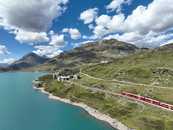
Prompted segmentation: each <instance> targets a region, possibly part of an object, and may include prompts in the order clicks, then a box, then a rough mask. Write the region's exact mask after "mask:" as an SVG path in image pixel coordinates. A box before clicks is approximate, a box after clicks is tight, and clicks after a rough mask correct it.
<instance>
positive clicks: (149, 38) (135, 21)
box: [93, 0, 173, 47]
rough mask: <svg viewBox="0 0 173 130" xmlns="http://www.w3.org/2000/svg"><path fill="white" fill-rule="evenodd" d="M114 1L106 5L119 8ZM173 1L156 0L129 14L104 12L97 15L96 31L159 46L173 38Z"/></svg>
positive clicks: (149, 45) (142, 43) (109, 35)
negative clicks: (108, 13)
mask: <svg viewBox="0 0 173 130" xmlns="http://www.w3.org/2000/svg"><path fill="white" fill-rule="evenodd" d="M114 2H115V0H113V1H112V3H114ZM116 2H118V0H117V1H116ZM119 2H120V1H119ZM122 2H128V1H123V0H122V1H121V2H120V3H121V5H122ZM114 4H115V3H114ZM114 4H110V5H112V6H107V8H108V7H109V9H117V8H118V6H114V7H116V8H113V5H114ZM117 5H119V4H117ZM172 5H173V1H172V0H153V1H152V2H151V3H150V4H149V5H148V6H142V5H140V6H138V7H137V8H136V9H134V10H133V11H132V14H130V15H129V16H127V17H125V15H124V14H123V13H118V14H117V13H116V14H115V15H114V16H109V15H107V14H102V15H100V16H98V17H97V18H96V19H95V24H96V26H95V27H94V29H93V33H94V35H95V36H96V37H100V38H102V37H106V38H108V39H109V38H116V39H118V40H121V41H126V42H130V43H135V44H136V45H138V46H142V47H147V46H148V47H156V46H160V45H161V44H163V43H167V42H169V41H171V38H173V37H172V34H170V33H169V32H172V27H173V13H172V12H173V6H172ZM111 7H112V8H111Z"/></svg>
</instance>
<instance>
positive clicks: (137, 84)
mask: <svg viewBox="0 0 173 130" xmlns="http://www.w3.org/2000/svg"><path fill="white" fill-rule="evenodd" d="M80 74H82V75H85V76H87V77H89V78H92V79H96V80H101V81H107V82H116V83H121V84H127V85H135V86H146V87H153V88H161V89H170V90H173V88H171V87H162V86H155V85H147V84H139V83H133V82H129V81H122V80H121V81H120V80H117V79H113V80H108V79H102V78H97V77H94V76H91V75H88V74H86V73H83V72H80Z"/></svg>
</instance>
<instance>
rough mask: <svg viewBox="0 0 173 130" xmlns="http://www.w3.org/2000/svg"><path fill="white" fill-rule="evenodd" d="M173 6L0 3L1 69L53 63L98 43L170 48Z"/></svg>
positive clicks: (130, 0) (136, 0)
mask: <svg viewBox="0 0 173 130" xmlns="http://www.w3.org/2000/svg"><path fill="white" fill-rule="evenodd" d="M172 4H173V1H172V0H85V1H84V0H29V1H28V0H15V1H14V0H5V1H4V0H0V12H2V13H1V14H0V63H8V62H12V61H14V60H16V59H18V58H20V57H22V56H23V55H24V54H27V53H29V52H35V53H37V54H39V55H42V56H43V55H45V56H48V57H53V56H56V55H58V54H59V53H60V52H63V51H64V50H69V49H72V48H74V47H76V46H80V45H81V44H84V43H86V42H89V41H95V40H98V39H111V38H114V39H118V40H121V41H125V42H129V43H132V44H135V45H137V46H139V47H157V46H160V45H162V44H167V43H170V42H172V37H173V33H172V27H173V7H172V6H171V5H172Z"/></svg>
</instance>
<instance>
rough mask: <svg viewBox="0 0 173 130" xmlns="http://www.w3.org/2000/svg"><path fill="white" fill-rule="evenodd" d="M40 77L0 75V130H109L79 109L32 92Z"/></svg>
mask: <svg viewBox="0 0 173 130" xmlns="http://www.w3.org/2000/svg"><path fill="white" fill-rule="evenodd" d="M40 75H42V74H41V73H25V72H18V73H1V74H0V130H113V128H111V127H110V126H109V125H108V124H106V123H104V122H102V121H99V120H96V119H95V118H93V117H91V116H90V115H88V114H87V113H86V112H85V111H84V110H83V109H81V108H78V107H75V106H72V105H69V104H65V103H62V102H59V101H54V100H50V99H48V97H47V96H46V95H44V94H42V93H40V92H38V91H35V90H34V89H33V88H32V80H34V79H35V78H37V77H38V76H40Z"/></svg>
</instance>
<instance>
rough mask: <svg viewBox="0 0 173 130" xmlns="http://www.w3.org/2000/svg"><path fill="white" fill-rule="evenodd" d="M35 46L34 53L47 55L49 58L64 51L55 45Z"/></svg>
mask: <svg viewBox="0 0 173 130" xmlns="http://www.w3.org/2000/svg"><path fill="white" fill-rule="evenodd" d="M34 48H35V49H36V50H35V51H33V52H34V53H36V54H37V55H40V56H47V57H49V58H52V57H55V56H57V55H59V54H60V53H62V52H63V51H62V50H60V49H59V47H55V46H46V45H44V46H43V45H42V46H35V47H34Z"/></svg>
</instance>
